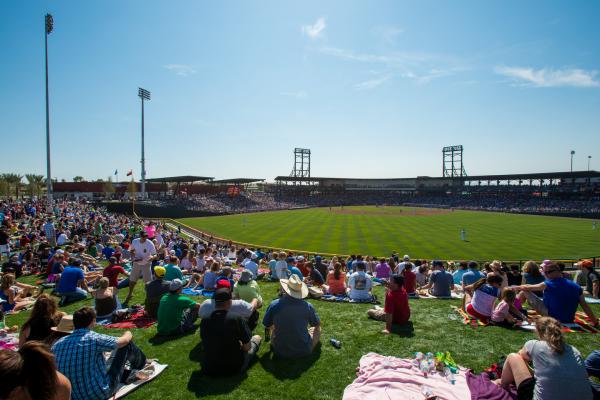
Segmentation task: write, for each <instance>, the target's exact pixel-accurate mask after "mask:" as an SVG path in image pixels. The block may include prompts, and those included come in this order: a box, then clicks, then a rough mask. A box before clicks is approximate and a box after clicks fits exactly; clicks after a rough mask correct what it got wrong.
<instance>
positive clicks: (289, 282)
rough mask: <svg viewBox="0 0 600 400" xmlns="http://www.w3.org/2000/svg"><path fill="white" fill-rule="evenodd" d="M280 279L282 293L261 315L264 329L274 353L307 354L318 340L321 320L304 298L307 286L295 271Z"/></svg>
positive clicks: (294, 355)
mask: <svg viewBox="0 0 600 400" xmlns="http://www.w3.org/2000/svg"><path fill="white" fill-rule="evenodd" d="M280 282H281V288H282V290H283V296H282V297H281V298H279V299H277V300H274V301H273V302H272V303H271V304H270V305H269V307H268V308H267V311H266V312H265V316H264V318H263V325H264V326H265V329H266V331H267V332H271V333H272V340H271V348H272V350H273V353H274V354H276V355H277V356H279V357H282V358H297V357H304V356H307V355H310V354H311V353H312V352H313V350H314V349H315V348H316V347H317V345H318V344H319V342H320V338H321V320H320V319H319V316H318V315H317V312H316V311H315V309H314V307H313V306H312V305H311V304H310V303H309V302H307V301H306V300H304V299H305V298H306V297H307V296H308V287H307V286H306V284H305V283H304V282H302V278H299V277H298V276H297V275H295V274H294V275H292V276H291V277H290V279H281V280H280ZM309 327H310V328H309Z"/></svg>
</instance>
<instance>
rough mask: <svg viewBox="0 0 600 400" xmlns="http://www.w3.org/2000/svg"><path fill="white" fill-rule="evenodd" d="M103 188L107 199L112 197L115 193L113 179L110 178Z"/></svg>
mask: <svg viewBox="0 0 600 400" xmlns="http://www.w3.org/2000/svg"><path fill="white" fill-rule="evenodd" d="M102 188H103V190H104V193H105V194H106V197H112V194H113V193H114V192H115V185H114V184H113V182H112V177H110V176H109V177H108V179H107V180H106V182H104V185H102Z"/></svg>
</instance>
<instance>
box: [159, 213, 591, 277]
mask: <svg viewBox="0 0 600 400" xmlns="http://www.w3.org/2000/svg"><path fill="white" fill-rule="evenodd" d="M163 221H166V222H168V223H169V224H171V225H173V226H175V227H178V228H180V229H181V231H182V232H183V233H189V234H192V235H193V236H195V237H196V238H198V239H202V240H204V241H210V242H212V243H216V244H219V245H230V244H231V245H234V246H236V247H248V248H255V249H256V248H259V249H263V250H273V251H285V252H292V253H296V254H305V255H320V256H324V257H333V256H338V257H347V256H348V254H339V253H322V252H314V251H306V250H297V249H287V248H281V247H270V246H265V245H261V244H255V243H247V242H238V241H235V240H229V239H226V238H222V237H219V236H215V235H212V234H210V233H208V232H203V231H201V230H199V229H196V228H193V227H191V226H189V225H186V224H183V223H181V222H178V221H175V220H173V219H165V220H163ZM377 258H379V257H377ZM414 259H418V258H414ZM584 259H588V260H591V261H592V262H593V263H594V266H600V256H590V257H583V258H577V259H575V258H569V259H554V260H552V261H554V262H562V263H564V264H565V266H566V267H567V268H570V269H572V268H575V263H577V262H579V261H581V260H584ZM456 261H458V260H456ZM475 261H477V262H478V263H479V264H480V265H483V264H484V263H485V262H489V261H491V260H475ZM502 261H503V262H505V263H506V264H508V265H513V264H518V265H519V267H521V266H523V264H525V263H526V262H527V261H529V259H527V260H502ZM534 261H537V262H541V261H542V260H534Z"/></svg>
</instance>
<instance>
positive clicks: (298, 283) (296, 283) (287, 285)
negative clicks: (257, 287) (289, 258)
mask: <svg viewBox="0 0 600 400" xmlns="http://www.w3.org/2000/svg"><path fill="white" fill-rule="evenodd" d="M279 282H280V283H281V287H282V288H283V291H284V292H286V293H287V294H288V295H289V296H291V297H294V298H296V299H303V298H305V297H306V296H308V286H306V283H304V282H302V280H301V279H300V278H299V277H298V275H292V276H291V277H290V279H281V280H280V281H279Z"/></svg>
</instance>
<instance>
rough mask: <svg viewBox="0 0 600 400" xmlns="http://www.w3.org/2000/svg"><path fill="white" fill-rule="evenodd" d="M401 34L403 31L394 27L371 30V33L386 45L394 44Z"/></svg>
mask: <svg viewBox="0 0 600 400" xmlns="http://www.w3.org/2000/svg"><path fill="white" fill-rule="evenodd" d="M403 32H404V29H400V28H398V27H396V26H376V27H374V28H373V33H374V34H375V35H376V36H378V37H379V38H380V39H381V40H382V41H383V42H384V43H386V44H394V43H395V42H396V38H397V37H398V36H399V35H400V34H401V33H403Z"/></svg>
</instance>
